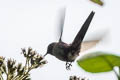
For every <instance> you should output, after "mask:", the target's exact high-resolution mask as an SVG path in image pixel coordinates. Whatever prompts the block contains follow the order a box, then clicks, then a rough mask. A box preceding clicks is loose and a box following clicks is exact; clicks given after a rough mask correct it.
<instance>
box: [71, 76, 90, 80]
mask: <svg viewBox="0 0 120 80" xmlns="http://www.w3.org/2000/svg"><path fill="white" fill-rule="evenodd" d="M69 80H88V79H86V78H80V77H77V76H70V78H69Z"/></svg>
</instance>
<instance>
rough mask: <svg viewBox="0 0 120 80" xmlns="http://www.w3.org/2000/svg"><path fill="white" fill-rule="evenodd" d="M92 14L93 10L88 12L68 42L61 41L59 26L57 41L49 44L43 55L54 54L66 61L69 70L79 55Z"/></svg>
mask: <svg viewBox="0 0 120 80" xmlns="http://www.w3.org/2000/svg"><path fill="white" fill-rule="evenodd" d="M94 14H95V12H94V11H92V12H91V13H90V15H89V16H88V18H87V19H86V21H85V22H84V24H83V25H82V27H81V29H80V30H79V32H78V33H77V35H76V37H75V39H74V40H73V42H72V43H70V44H67V43H65V42H63V41H62V33H63V26H61V27H62V30H61V34H60V38H59V41H58V42H52V43H51V44H49V45H48V47H47V52H46V54H45V55H44V57H45V56H46V55H47V54H50V55H52V56H55V57H56V58H57V59H59V60H61V61H64V62H66V69H67V70H70V67H71V66H72V62H74V61H75V59H76V58H77V57H78V56H79V53H80V49H81V45H82V42H83V39H84V37H85V34H86V32H87V30H88V28H89V25H90V23H91V21H92V19H93V16H94Z"/></svg>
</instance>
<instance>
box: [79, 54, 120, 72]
mask: <svg viewBox="0 0 120 80" xmlns="http://www.w3.org/2000/svg"><path fill="white" fill-rule="evenodd" d="M77 63H78V65H79V66H80V67H81V68H83V69H84V70H86V71H88V72H92V73H98V72H108V71H111V70H113V67H115V66H120V56H116V55H113V54H108V53H104V52H94V53H90V54H86V55H84V56H83V57H82V58H80V59H79V60H78V61H77Z"/></svg>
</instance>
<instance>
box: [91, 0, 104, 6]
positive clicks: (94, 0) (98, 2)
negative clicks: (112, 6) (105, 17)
mask: <svg viewBox="0 0 120 80" xmlns="http://www.w3.org/2000/svg"><path fill="white" fill-rule="evenodd" d="M90 1H92V2H94V3H96V4H99V5H101V6H102V5H103V2H102V1H101V0H90Z"/></svg>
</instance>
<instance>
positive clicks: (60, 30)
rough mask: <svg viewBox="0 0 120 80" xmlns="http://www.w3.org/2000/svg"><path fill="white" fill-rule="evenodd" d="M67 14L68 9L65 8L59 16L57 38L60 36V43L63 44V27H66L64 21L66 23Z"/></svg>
mask: <svg viewBox="0 0 120 80" xmlns="http://www.w3.org/2000/svg"><path fill="white" fill-rule="evenodd" d="M65 13H66V8H65V7H63V8H61V9H60V12H59V15H58V26H57V30H58V33H57V36H59V42H62V39H61V38H62V33H63V27H64V21H65Z"/></svg>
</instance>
